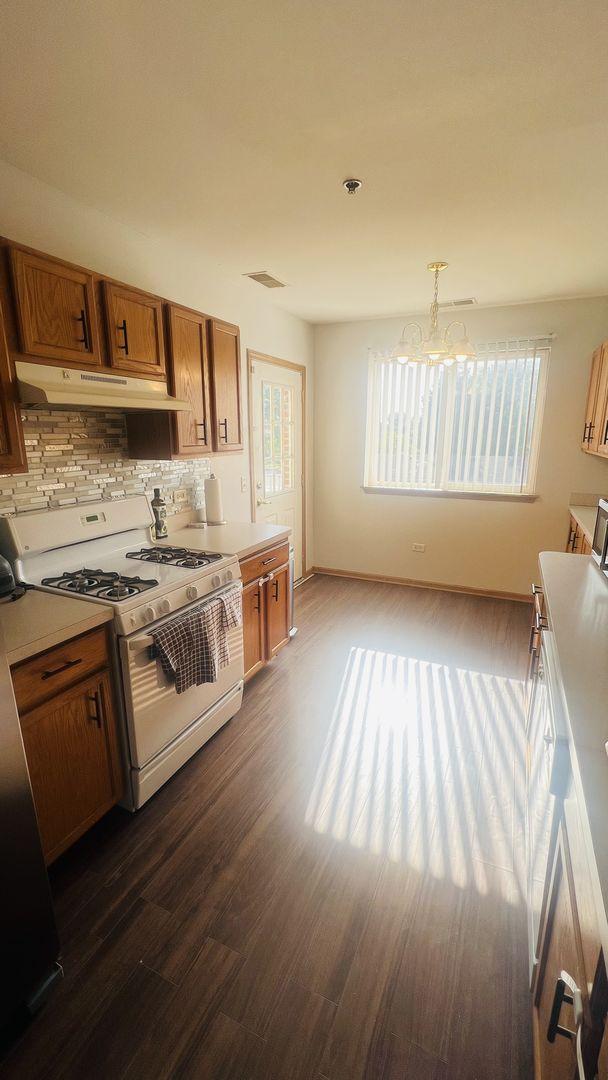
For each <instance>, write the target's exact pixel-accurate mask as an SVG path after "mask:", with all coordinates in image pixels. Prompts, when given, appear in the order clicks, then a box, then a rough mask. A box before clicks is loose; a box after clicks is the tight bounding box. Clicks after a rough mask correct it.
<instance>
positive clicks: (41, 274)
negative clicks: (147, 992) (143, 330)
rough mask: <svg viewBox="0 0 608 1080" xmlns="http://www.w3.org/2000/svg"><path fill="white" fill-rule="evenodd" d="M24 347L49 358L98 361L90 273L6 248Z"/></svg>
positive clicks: (23, 348)
mask: <svg viewBox="0 0 608 1080" xmlns="http://www.w3.org/2000/svg"><path fill="white" fill-rule="evenodd" d="M11 265H12V270H13V282H14V287H15V300H16V306H17V320H18V325H19V335H20V338H21V348H22V350H23V352H24V353H27V354H29V355H31V356H35V357H39V358H41V359H43V360H49V361H53V362H54V363H62V362H67V363H69V364H78V366H80V367H82V366H83V365H96V366H97V365H100V364H101V363H102V358H101V351H100V346H99V330H98V326H97V311H96V306H95V289H94V285H93V275H92V274H89V273H87V272H86V271H85V270H78V269H77V268H76V267H73V266H69V265H68V264H66V263H63V262H60V261H59V260H57V259H52V258H50V257H47V256H44V255H35V254H34V253H30V252H28V251H21V250H20V249H19V248H11Z"/></svg>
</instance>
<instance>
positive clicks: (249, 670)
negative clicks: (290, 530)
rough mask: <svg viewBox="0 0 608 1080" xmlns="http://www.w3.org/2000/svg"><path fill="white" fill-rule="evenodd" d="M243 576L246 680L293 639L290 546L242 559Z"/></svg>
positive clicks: (285, 543)
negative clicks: (291, 631)
mask: <svg viewBox="0 0 608 1080" xmlns="http://www.w3.org/2000/svg"><path fill="white" fill-rule="evenodd" d="M241 576H242V579H243V639H244V640H243V648H244V653H245V681H247V680H248V679H250V678H252V676H253V675H255V674H256V673H257V672H258V671H259V670H260V669H261V668H263V667H265V665H266V664H267V663H269V662H270V661H271V660H272V659H273V657H275V656H276V654H277V653H278V652H279V650H280V649H282V648H283V646H284V645H287V644H288V643H289V640H290V637H289V631H290V624H291V591H290V590H291V582H290V575H289V543H287V542H285V541H283V542H282V543H280V544H278V545H275V546H274V547H268V548H264V549H262V550H260V551H258V552H256V553H255V555H250V556H248V557H247V558H246V559H242V560H241Z"/></svg>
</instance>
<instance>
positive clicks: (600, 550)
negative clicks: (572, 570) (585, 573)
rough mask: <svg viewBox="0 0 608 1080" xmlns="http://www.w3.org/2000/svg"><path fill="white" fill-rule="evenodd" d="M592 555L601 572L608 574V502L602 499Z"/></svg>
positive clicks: (596, 522)
mask: <svg viewBox="0 0 608 1080" xmlns="http://www.w3.org/2000/svg"><path fill="white" fill-rule="evenodd" d="M591 554H592V556H593V558H594V559H595V561H596V563H597V564H598V566H599V567H600V570H603V571H604V572H605V573H607V574H608V501H606V499H600V501H599V502H598V504H597V517H596V519H595V532H594V534H593V548H592V550H591Z"/></svg>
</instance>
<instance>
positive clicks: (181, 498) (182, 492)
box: [173, 488, 188, 503]
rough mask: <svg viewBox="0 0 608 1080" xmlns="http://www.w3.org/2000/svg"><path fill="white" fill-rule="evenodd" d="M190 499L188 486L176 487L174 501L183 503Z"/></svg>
mask: <svg viewBox="0 0 608 1080" xmlns="http://www.w3.org/2000/svg"><path fill="white" fill-rule="evenodd" d="M187 500H188V491H187V489H186V488H176V489H175V491H174V492H173V502H174V503H183V502H187Z"/></svg>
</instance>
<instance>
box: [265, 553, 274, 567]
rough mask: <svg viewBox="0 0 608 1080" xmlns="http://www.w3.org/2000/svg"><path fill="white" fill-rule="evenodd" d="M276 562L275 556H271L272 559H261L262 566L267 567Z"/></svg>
mask: <svg viewBox="0 0 608 1080" xmlns="http://www.w3.org/2000/svg"><path fill="white" fill-rule="evenodd" d="M276 561H277V556H276V555H273V556H272V558H270V559H262V566H268V565H269V563H273V562H276Z"/></svg>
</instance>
